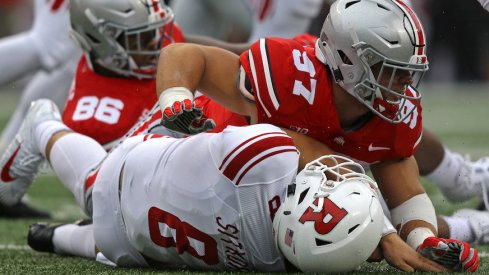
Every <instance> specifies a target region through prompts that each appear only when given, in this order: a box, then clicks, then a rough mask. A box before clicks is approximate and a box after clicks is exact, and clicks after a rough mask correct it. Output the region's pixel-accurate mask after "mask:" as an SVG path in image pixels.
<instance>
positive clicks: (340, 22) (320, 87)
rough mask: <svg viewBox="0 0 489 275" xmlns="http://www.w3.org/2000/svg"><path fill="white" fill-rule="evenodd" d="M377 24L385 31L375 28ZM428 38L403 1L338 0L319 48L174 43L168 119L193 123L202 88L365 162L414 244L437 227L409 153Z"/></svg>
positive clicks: (164, 58) (161, 77)
mask: <svg viewBox="0 0 489 275" xmlns="http://www.w3.org/2000/svg"><path fill="white" fill-rule="evenodd" d="M361 15H363V16H361ZM405 20H408V22H409V25H410V26H411V27H410V28H405V22H406V21H405ZM385 22H389V24H385ZM347 26H348V27H347ZM378 26H383V28H382V29H385V30H386V32H385V33H384V32H382V33H381V34H377V33H376V31H377V30H378V28H377V27H378ZM374 34H375V35H374ZM386 37H388V39H387V38H386ZM414 38H415V43H414V45H413V43H411V41H413V40H412V39H414ZM386 41H391V42H392V43H395V44H396V47H391V46H390V44H388V43H387V42H386ZM424 42H425V38H424V32H423V30H422V27H421V24H420V22H419V20H418V19H417V17H416V15H415V14H414V12H413V11H412V10H411V9H409V7H407V6H405V5H404V4H403V3H402V2H400V1H387V0H385V1H384V0H382V1H381V0H379V1H369V0H365V1H359V2H358V1H349V0H340V1H337V2H335V3H334V4H333V6H332V7H331V11H330V15H329V16H328V18H327V19H326V21H325V24H324V27H323V30H322V32H321V35H320V39H319V40H318V41H317V44H316V47H315V48H309V47H303V45H301V44H300V43H297V42H294V41H291V40H286V39H262V40H260V41H259V42H258V43H255V44H254V45H253V46H252V47H251V49H250V50H249V51H248V52H245V53H243V54H242V55H241V58H238V57H237V56H235V55H233V54H231V53H229V52H226V51H223V50H219V49H216V48H211V47H203V46H197V45H190V44H187V45H182V44H175V45H170V46H169V47H167V48H165V49H163V50H162V53H161V55H160V63H159V66H158V76H157V89H158V94H159V97H160V107H161V108H162V111H163V114H164V120H163V123H164V125H166V126H167V127H169V128H173V129H177V130H180V131H185V132H187V133H191V132H193V131H194V126H195V125H196V124H198V123H202V121H201V120H200V118H199V117H197V118H196V119H195V120H194V118H195V117H194V116H193V115H194V113H193V110H192V103H191V102H192V98H193V92H194V91H195V90H196V89H198V90H199V91H201V92H202V93H204V94H206V95H208V96H209V97H211V98H212V99H214V100H216V101H217V102H219V103H221V104H223V105H224V106H226V107H229V108H230V109H231V110H232V111H234V112H236V113H239V114H242V115H246V116H248V117H249V118H250V121H251V122H252V123H256V122H258V123H272V124H276V125H279V126H282V127H285V128H289V129H294V130H297V131H300V132H302V133H304V134H306V135H309V136H311V137H313V138H315V139H317V140H319V141H321V142H323V143H324V144H326V145H327V146H328V147H329V148H331V149H332V150H333V151H336V152H339V153H341V154H345V155H347V156H349V157H352V158H354V159H357V160H360V161H363V162H366V163H368V164H370V167H371V169H372V173H373V175H374V177H375V178H376V180H377V182H378V183H379V187H380V189H381V191H382V194H383V196H384V198H385V199H386V202H387V205H388V207H389V208H390V210H391V216H392V221H393V224H394V225H395V226H396V227H397V228H398V230H399V232H400V235H401V237H402V238H403V239H404V240H406V241H407V242H408V244H409V245H410V246H411V247H412V248H414V249H417V248H419V247H420V246H421V244H422V243H423V242H424V241H425V240H426V239H427V238H428V237H430V236H433V235H436V234H437V221H436V215H435V211H434V209H433V206H432V204H431V201H430V200H429V198H428V197H427V196H426V194H425V192H424V189H423V188H422V186H421V184H420V182H419V173H418V171H417V165H416V162H415V160H414V157H413V154H414V152H415V151H416V149H417V147H418V146H419V142H420V140H421V137H422V114H421V106H420V98H421V96H420V94H419V92H418V91H416V89H415V87H416V83H415V81H418V80H419V77H420V75H422V73H424V72H425V71H426V70H427V69H428V63H427V60H426V56H425V54H424V50H425V44H424ZM284 68H288V69H284ZM236 76H239V77H238V78H236ZM400 175H402V176H400Z"/></svg>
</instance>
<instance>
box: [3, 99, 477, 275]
mask: <svg viewBox="0 0 489 275" xmlns="http://www.w3.org/2000/svg"><path fill="white" fill-rule="evenodd" d="M289 134H290V135H291V136H289V135H287V134H286V133H285V132H284V131H282V130H281V129H279V128H277V127H275V126H271V125H268V124H260V125H254V126H247V127H228V128H227V129H226V130H225V131H224V132H222V133H217V134H200V135H196V136H193V137H189V138H185V139H175V138H170V137H167V136H160V135H140V136H135V137H132V138H129V139H127V140H125V141H124V142H123V143H121V144H120V145H119V146H118V147H117V148H116V149H115V150H113V151H112V152H111V153H109V154H107V153H106V152H105V150H104V149H103V147H102V146H100V145H99V144H98V143H96V142H95V141H94V140H93V139H91V138H88V137H86V136H83V135H80V134H78V133H74V132H71V131H70V129H69V128H67V127H66V125H64V124H62V123H61V122H60V115H59V113H58V112H57V109H56V107H55V106H54V104H53V103H52V102H51V101H48V100H40V101H37V102H35V103H34V104H33V105H32V107H31V110H30V112H29V113H28V115H27V117H26V120H25V122H24V123H23V125H22V127H21V129H20V132H19V134H18V135H17V137H16V140H15V141H14V142H13V143H11V145H10V146H9V148H10V149H11V150H10V151H11V152H12V154H10V156H11V159H12V162H11V163H10V170H11V171H15V172H16V177H15V180H14V181H13V182H12V183H11V184H10V185H7V186H5V185H1V188H0V193H1V195H2V196H18V195H19V193H23V192H25V190H26V189H27V188H28V187H29V185H30V184H31V182H32V178H33V176H34V174H35V172H36V170H37V168H38V166H39V165H40V163H41V162H42V161H43V160H44V158H47V160H48V161H49V162H50V164H51V166H52V167H53V170H54V171H55V172H56V174H57V175H58V177H59V178H60V179H61V180H62V182H63V183H64V184H65V185H66V186H67V188H68V189H70V190H71V191H72V192H73V194H74V195H75V197H76V199H77V201H78V203H79V204H80V206H81V207H82V208H83V209H84V211H85V212H86V213H87V214H89V215H90V214H91V212H92V209H93V221H94V226H93V227H91V228H92V229H93V231H90V232H87V235H85V237H90V236H91V237H92V239H91V242H86V241H85V242H82V244H83V247H80V246H78V247H80V249H84V251H83V252H84V253H85V255H86V256H90V257H92V258H93V257H95V244H96V246H97V247H98V249H100V251H101V252H102V253H103V256H104V257H106V258H108V259H109V260H110V261H111V262H113V263H115V264H117V265H118V266H154V267H157V266H160V267H161V265H162V264H163V265H188V266H190V267H193V268H203V269H215V270H258V271H283V270H285V265H286V260H285V259H287V260H288V261H290V262H291V263H292V265H293V266H295V267H296V268H299V269H300V270H304V271H326V272H328V271H332V272H336V271H347V270H352V269H354V268H355V267H356V266H357V265H359V264H361V263H362V262H363V261H364V260H365V259H367V258H368V256H369V255H370V254H371V253H372V251H373V250H374V248H375V247H376V246H377V244H378V241H379V239H380V245H381V246H382V248H383V249H384V251H383V252H384V257H386V260H387V261H388V262H389V263H390V264H392V265H393V266H395V267H397V268H400V269H403V270H413V269H416V270H426V271H444V270H446V269H445V268H444V267H442V266H440V265H438V264H436V263H434V262H431V261H429V260H428V259H426V258H424V257H422V256H421V255H420V254H418V253H416V252H415V251H414V250H412V249H411V248H410V247H409V246H407V245H406V244H405V243H404V242H402V241H401V240H400V239H399V237H398V235H397V234H394V232H395V231H394V232H393V231H392V230H385V228H388V224H387V225H386V226H384V222H382V220H383V213H382V211H381V207H380V203H379V202H378V199H377V195H376V193H375V189H376V188H375V183H374V182H373V181H372V180H371V179H370V178H368V177H367V176H366V175H365V174H364V173H363V169H362V168H361V166H360V165H358V164H355V163H353V162H351V161H350V160H348V159H345V158H341V157H337V158H332V157H326V158H322V159H320V160H316V161H314V162H312V163H311V164H308V165H305V163H306V162H307V161H309V160H311V158H312V157H315V156H316V155H318V154H321V153H324V152H330V150H328V149H327V148H326V147H324V146H322V145H321V144H320V143H318V142H316V141H314V140H311V139H309V138H307V137H305V136H303V135H301V134H297V133H295V132H289ZM292 137H293V138H294V140H293V139H292ZM298 150H299V151H300V152H301V155H300V157H299V154H298ZM15 152H16V153H15ZM27 159H29V160H30V162H29V163H28V165H25V164H26V162H25V160H27ZM345 161H347V162H346V164H345V163H343V162H345ZM322 162H324V163H325V164H327V165H329V167H330V168H328V167H327V166H324V165H323V164H322ZM338 162H342V163H338ZM298 166H300V167H303V166H306V168H305V169H304V170H303V171H302V172H301V173H299V175H298V176H297V178H296V173H297V167H298ZM353 169H354V170H359V171H360V173H358V172H356V171H354V170H353ZM21 170H22V171H23V174H22V175H20V173H18V172H19V171H21ZM189 171H192V173H189ZM87 175H89V176H88V177H87ZM325 175H326V176H327V180H326V178H325ZM86 178H87V181H85V179H86ZM294 179H295V183H294ZM90 184H93V185H94V188H93V194H84V192H83V190H84V189H85V187H86V186H87V185H90ZM80 194H84V196H80ZM92 202H93V208H92V207H91V206H90V205H91V204H92ZM142 202H144V203H142ZM326 215H331V216H332V217H333V219H332V220H330V221H329V222H325V221H324V217H325V216H326ZM274 216H275V218H274ZM272 220H273V222H274V224H273V228H274V232H275V234H273V233H272V232H273V231H272ZM387 221H388V220H387ZM382 228H384V229H382ZM367 236H368V237H367ZM381 236H382V238H381ZM345 238H349V239H350V241H348V242H341V240H344V239H345ZM88 239H89V238H88ZM428 239H429V240H430V241H433V242H437V243H438V242H441V243H447V244H449V247H445V248H444V250H445V251H443V252H446V253H448V254H444V255H442V256H440V254H437V255H438V257H439V258H437V260H439V261H443V260H447V259H450V260H451V259H452V258H451V257H452V256H453V255H451V253H455V254H456V255H459V254H460V256H461V255H462V254H464V255H465V254H467V255H465V256H471V257H472V258H471V260H472V261H471V262H470V266H468V265H464V264H466V263H465V262H464V261H467V259H462V262H461V261H459V257H458V256H457V257H456V261H454V262H451V263H450V265H448V264H447V263H445V265H446V266H447V268H449V269H457V270H465V269H467V268H470V269H475V268H476V267H477V263H478V262H477V260H478V258H477V251H476V250H474V249H471V248H470V247H469V246H468V245H467V244H465V243H462V242H458V241H455V240H445V239H439V238H428ZM78 242H80V239H78ZM331 243H337V244H338V246H334V245H330V244H331ZM328 244H329V245H328ZM342 244H345V245H342ZM426 244H427V242H426V243H425V244H424V245H426ZM330 248H333V249H332V250H331V249H330ZM431 249H433V247H432V248H431ZM294 250H295V254H294V253H293V251H294ZM352 251H355V252H352ZM461 252H463V253H461ZM351 253H354V254H355V255H358V257H355V258H353V259H350V261H339V260H338V259H337V258H336V257H343V255H351ZM447 255H450V258H446V256H447ZM284 257H285V258H284ZM430 257H431V258H433V255H430ZM433 259H434V258H433Z"/></svg>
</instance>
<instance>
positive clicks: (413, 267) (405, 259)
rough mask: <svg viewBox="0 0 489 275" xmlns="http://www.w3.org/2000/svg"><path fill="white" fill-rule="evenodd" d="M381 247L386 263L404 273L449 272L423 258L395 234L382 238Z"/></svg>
mask: <svg viewBox="0 0 489 275" xmlns="http://www.w3.org/2000/svg"><path fill="white" fill-rule="evenodd" d="M380 246H381V248H382V254H383V257H384V259H385V260H386V262H387V263H388V264H389V265H391V266H393V267H395V268H397V269H400V270H402V271H407V272H414V271H427V272H443V271H446V270H447V269H446V268H444V267H443V266H441V265H440V264H438V263H436V262H433V261H431V260H429V259H427V258H425V257H423V256H421V254H419V253H417V252H416V251H415V250H414V249H412V248H411V247H410V246H409V245H408V244H406V243H405V242H404V241H403V240H402V239H401V237H399V235H397V234H395V233H392V234H389V235H386V236H384V237H382V239H381V240H380Z"/></svg>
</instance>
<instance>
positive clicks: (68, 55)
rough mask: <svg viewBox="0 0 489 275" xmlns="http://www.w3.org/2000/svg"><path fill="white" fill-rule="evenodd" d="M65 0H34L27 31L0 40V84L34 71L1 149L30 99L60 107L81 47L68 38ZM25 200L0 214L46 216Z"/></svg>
mask: <svg viewBox="0 0 489 275" xmlns="http://www.w3.org/2000/svg"><path fill="white" fill-rule="evenodd" d="M69 28H70V24H69V13H68V1H67V0H49V1H45V0H34V22H33V25H32V28H31V29H30V30H29V31H26V32H23V33H20V34H16V35H12V36H9V37H5V38H2V39H1V40H0V68H2V70H1V71H2V73H1V74H0V85H7V84H8V83H10V82H12V81H15V80H17V79H20V78H22V77H24V76H26V75H28V74H30V73H36V74H35V75H34V77H33V79H32V80H30V81H29V83H28V85H27V86H26V87H25V88H24V90H23V92H22V96H21V98H20V100H19V103H18V104H17V106H16V109H15V111H14V113H13V114H12V115H11V117H10V119H9V121H8V123H7V125H6V126H5V128H4V129H3V131H2V134H1V137H0V150H2V151H3V149H5V146H6V145H7V144H8V142H9V141H10V140H12V139H13V137H14V135H15V133H16V132H17V130H18V128H19V126H20V124H21V123H22V120H23V118H24V115H25V113H26V112H27V110H28V108H29V104H30V102H32V101H33V100H36V99H38V98H50V99H52V100H54V101H55V102H56V104H57V105H58V106H59V107H61V106H63V105H64V102H65V99H66V96H67V91H68V90H69V87H70V85H71V81H72V79H73V75H74V71H75V68H76V63H77V60H78V58H79V56H80V55H81V51H80V50H79V49H78V48H77V47H76V46H75V45H74V43H73V42H72V41H71V39H70V38H69ZM46 215H47V213H45V212H43V211H38V210H36V209H34V208H31V207H30V206H28V205H27V204H25V203H24V202H19V203H18V204H17V205H16V207H6V206H0V216H5V217H12V218H13V217H26V216H46Z"/></svg>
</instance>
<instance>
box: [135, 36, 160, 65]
mask: <svg viewBox="0 0 489 275" xmlns="http://www.w3.org/2000/svg"><path fill="white" fill-rule="evenodd" d="M155 31H156V30H152V31H147V32H143V33H139V34H131V35H129V37H128V48H129V49H128V50H129V51H144V52H153V51H158V50H159V49H160V47H161V38H160V37H161V36H159V35H155ZM131 57H132V58H133V60H134V62H136V64H137V65H138V66H139V67H146V66H152V65H155V64H156V62H157V58H156V56H155V55H148V54H131Z"/></svg>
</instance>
